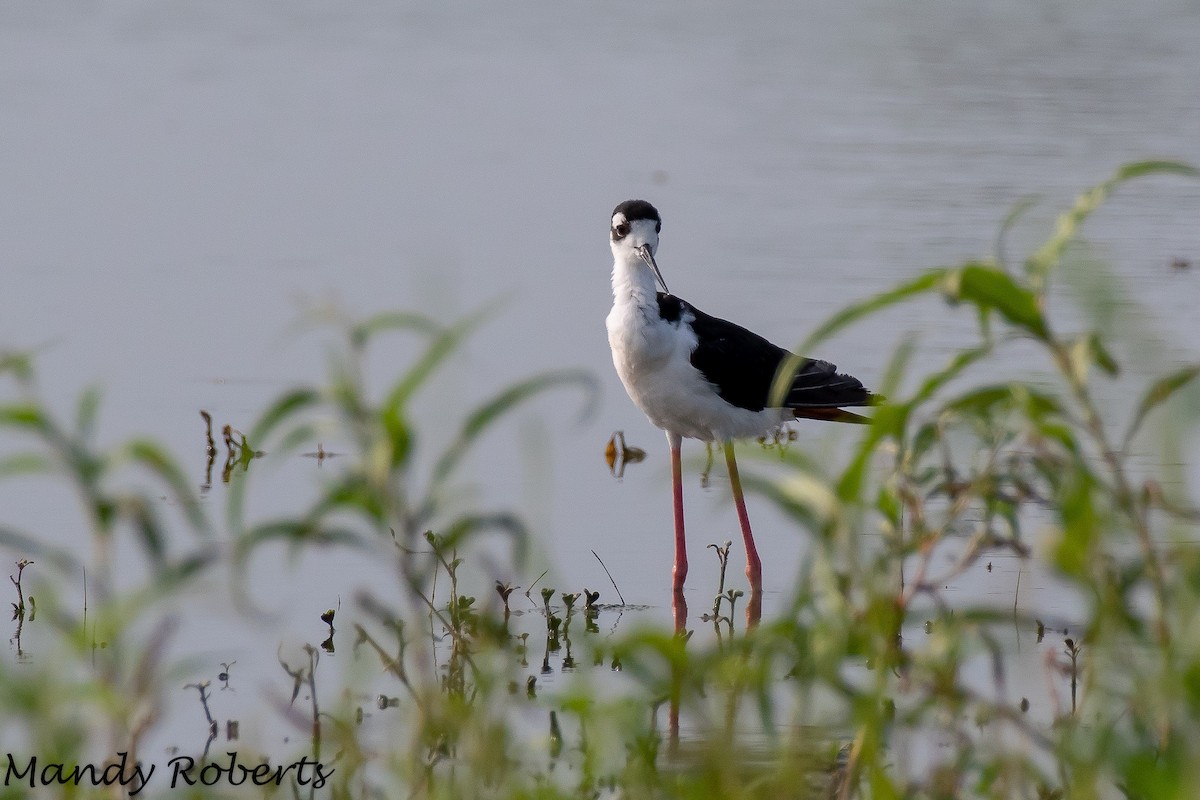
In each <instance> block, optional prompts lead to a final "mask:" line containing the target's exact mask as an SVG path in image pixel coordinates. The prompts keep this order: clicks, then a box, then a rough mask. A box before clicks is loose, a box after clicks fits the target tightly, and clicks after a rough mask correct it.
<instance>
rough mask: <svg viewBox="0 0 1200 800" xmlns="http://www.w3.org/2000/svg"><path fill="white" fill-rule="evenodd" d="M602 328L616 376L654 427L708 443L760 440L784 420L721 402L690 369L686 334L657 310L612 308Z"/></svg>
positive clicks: (690, 341)
mask: <svg viewBox="0 0 1200 800" xmlns="http://www.w3.org/2000/svg"><path fill="white" fill-rule="evenodd" d="M686 320H687V318H686V316H685V318H684V321H685V322H686ZM607 325H608V343H609V346H610V347H611V348H612V355H613V365H614V366H616V368H617V375H618V376H620V378H621V383H623V384H624V385H625V390H626V391H627V392H629V397H630V398H631V399H632V400H633V402H634V403H635V404H636V405H637V407H638V408H640V409H641V410H642V412H643V413H644V414H645V415H646V416H647V417H648V418H649V420H650V422H651V423H652V424H654V425H655V426H656V427H658V428H662V429H663V430H665V431H670V432H672V433H677V434H679V435H680V436H684V437H687V438H690V439H700V440H703V441H713V440H725V439H739V438H743V437H747V436H761V435H762V434H764V433H767V432H768V431H770V430H771V429H772V428H774V427H775V426H776V425H779V424H780V423H781V422H783V421H784V419H785V418H786V417H787V414H786V412H785V411H783V410H781V409H764V410H762V411H748V410H746V409H744V408H738V407H737V406H733V405H730V404H729V403H727V402H725V401H724V400H722V399H721V397H720V395H718V394H717V389H716V387H715V386H713V384H711V383H709V382H708V381H707V380H706V379H705V378H704V375H703V374H701V373H700V371H699V370H697V369H696V368H695V367H693V366H692V364H691V361H690V358H691V354H692V351H693V350H694V349H695V347H696V337H695V335H694V334H693V333H692V331H691V329H690V328H689V327H687V326H686V325H672V324H670V323H668V322H666V321H664V320H663V319H662V318H661V317H659V316H658V313H657V309H652V310H651V309H642V308H639V307H638V306H636V305H633V304H620V305H615V306H613V309H612V311H611V312H610V313H609V315H608V319H607Z"/></svg>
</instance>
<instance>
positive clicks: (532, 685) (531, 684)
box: [525, 675, 537, 698]
mask: <svg viewBox="0 0 1200 800" xmlns="http://www.w3.org/2000/svg"><path fill="white" fill-rule="evenodd" d="M525 694H526V695H528V696H529V697H531V698H532V697H537V675H530V676H529V679H528V680H526V681H525Z"/></svg>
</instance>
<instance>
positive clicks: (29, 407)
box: [0, 403, 50, 433]
mask: <svg viewBox="0 0 1200 800" xmlns="http://www.w3.org/2000/svg"><path fill="white" fill-rule="evenodd" d="M6 425H7V426H10V427H13V428H26V429H31V430H34V431H38V432H42V433H45V432H46V431H48V430H49V429H50V421H49V419H48V418H47V417H46V415H45V413H44V412H43V411H42V409H40V408H39V407H37V406H36V405H34V404H32V403H24V404H15V405H9V406H0V426H6Z"/></svg>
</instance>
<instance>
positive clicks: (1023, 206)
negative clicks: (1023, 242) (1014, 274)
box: [996, 195, 1041, 269]
mask: <svg viewBox="0 0 1200 800" xmlns="http://www.w3.org/2000/svg"><path fill="white" fill-rule="evenodd" d="M1040 199H1041V198H1039V197H1037V196H1036V195H1034V196H1031V197H1023V198H1021V199H1020V200H1018V201H1017V202H1016V204H1015V205H1014V206H1013V207H1012V209H1011V210H1010V211H1009V212H1008V214H1006V215H1005V217H1004V221H1003V222H1001V223H1000V230H998V231H997V232H996V263H997V264H999V265H1000V267H1001V268H1004V269H1007V267H1008V259H1007V257H1006V255H1005V252H1004V242H1005V240H1006V239H1007V238H1008V234H1009V231H1011V230H1012V229H1013V227H1014V226H1015V225H1016V224H1017V220H1019V219H1020V218H1021V217H1023V216H1024V215H1025V212H1026V211H1028V210H1029V209H1031V208H1033V207H1034V206H1035V205H1037V203H1038V201H1039V200H1040Z"/></svg>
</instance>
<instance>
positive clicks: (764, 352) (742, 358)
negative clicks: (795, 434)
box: [618, 206, 874, 411]
mask: <svg viewBox="0 0 1200 800" xmlns="http://www.w3.org/2000/svg"><path fill="white" fill-rule="evenodd" d="M618 208H620V206H618ZM684 312H687V313H688V314H689V315H691V316H692V317H693V319H692V322H691V325H692V329H693V330H694V331H695V332H696V338H697V339H698V340H699V341H698V343H697V344H696V349H695V350H693V351H692V355H691V363H692V366H693V367H695V368H696V369H698V370H699V371H700V372H701V374H703V375H704V377H705V378H706V379H707V380H708V381H709V383H711V384H713V386H715V387H716V389H717V394H718V395H720V397H721V399H722V400H724V401H725V402H727V403H729V404H731V405H735V406H738V407H739V408H745V409H748V410H750V411H762V410H763V409H764V408H766V407H767V400H768V398H769V396H770V393H771V385H772V383H773V382H774V380H775V373H776V372H777V371H778V369H779V365H780V363H781V362H782V361H783V360H784V359H785V358H787V357H788V356H789V355H790V353H788V351H787V350H784V349H783V348H782V347H779V346H777V345H774V344H772V343H771V342H769V341H767V340H766V339H764V338H763V337H761V336H759V335H758V334H757V333H754V332H753V331H748V330H746V329H745V328H743V327H742V326H740V325H735V324H734V323H732V322H728V321H726V320H723V319H720V318H719V317H713V316H710V315H708V314H705V313H704V312H703V311H701V310H699V309H698V308H696V307H695V306H693V305H692V304H690V303H688V302H687V301H685V300H680V299H679V298H678V297H675V296H674V295H669V294H665V293H663V292H659V293H658V313H659V316H661V317H662V318H663V319H664V320H666V321H667V322H670V323H674V324H679V323H680V321H681V319H682V318H683V314H684ZM873 399H874V398H873V395H872V394H871V393H870V392H869V391H867V389H866V388H865V387H864V386H863V385H862V382H861V381H859V380H858V378H855V377H854V376H852V375H846V374H843V373H839V372H838V371H837V367H836V366H835V365H833V364H830V363H829V362H828V361H821V360H820V359H808V360H806V361H804V362H803V363H802V364H801V365H800V368H799V370H798V371H797V373H796V375H795V377H794V378H793V380H792V385H791V387H790V388H789V389H788V392H787V394H786V395H785V396H784V399H783V404H782V407H783V408H795V409H804V408H839V407H841V406H865V405H870V404H871V403H872V402H873Z"/></svg>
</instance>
